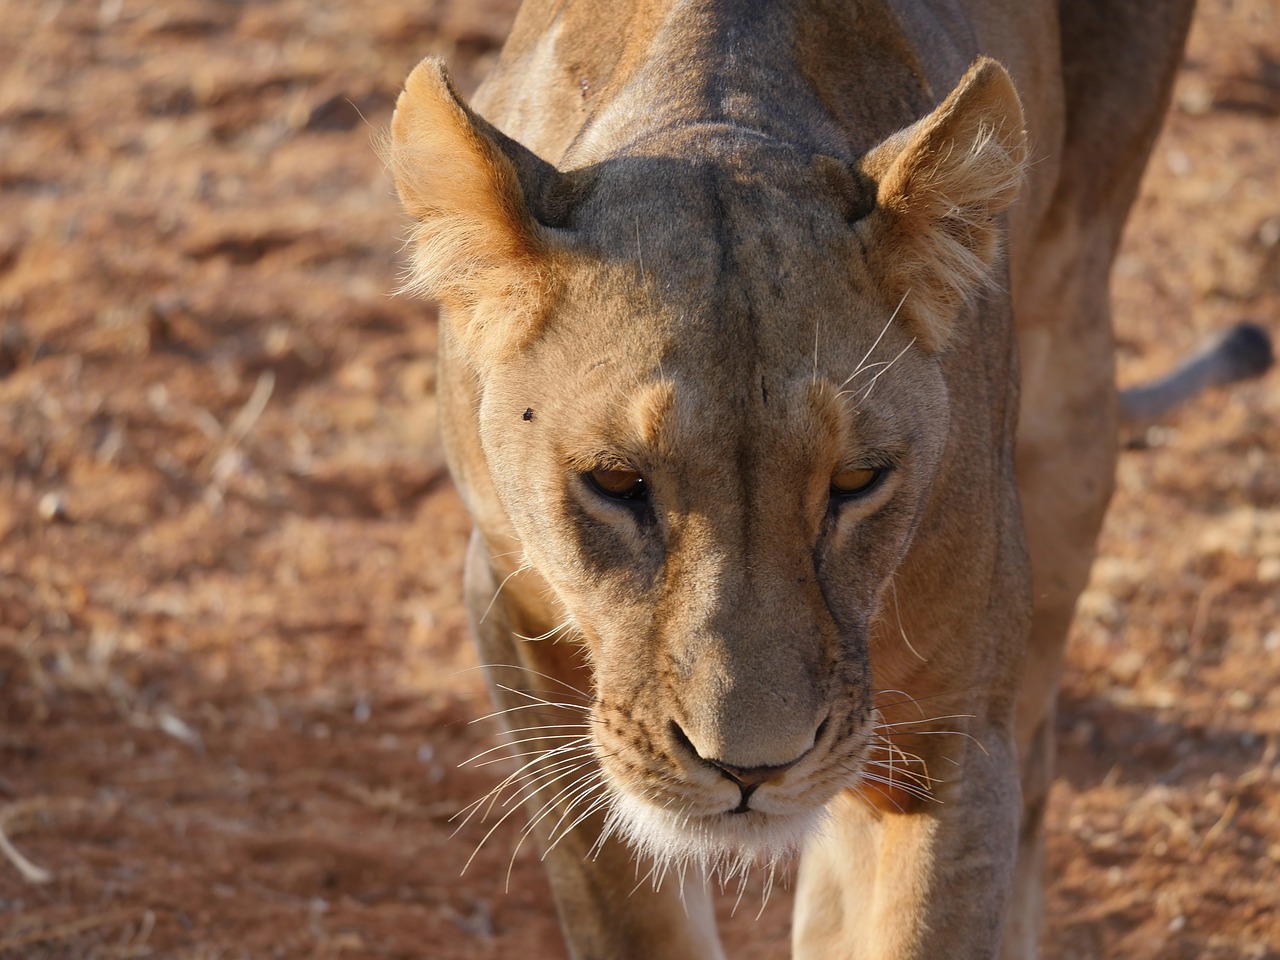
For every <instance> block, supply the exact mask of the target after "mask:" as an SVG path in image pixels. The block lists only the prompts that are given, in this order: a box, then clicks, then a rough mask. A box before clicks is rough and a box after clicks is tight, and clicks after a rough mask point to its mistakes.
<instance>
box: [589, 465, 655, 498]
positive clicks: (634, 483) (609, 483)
mask: <svg viewBox="0 0 1280 960" xmlns="http://www.w3.org/2000/svg"><path fill="white" fill-rule="evenodd" d="M587 482H588V483H590V484H591V486H593V487H595V489H596V491H597V492H599V493H602V494H604V495H605V496H606V497H609V498H611V499H613V500H639V499H643V498H644V496H645V495H646V493H647V492H648V491H647V490H646V488H645V484H644V477H642V476H640V474H638V473H636V472H635V471H634V470H592V471H591V472H590V473H588V474H587Z"/></svg>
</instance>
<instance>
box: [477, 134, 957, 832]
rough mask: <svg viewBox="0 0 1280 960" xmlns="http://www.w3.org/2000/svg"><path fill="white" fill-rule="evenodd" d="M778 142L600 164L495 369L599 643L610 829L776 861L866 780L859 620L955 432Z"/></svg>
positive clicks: (520, 511) (551, 569)
mask: <svg viewBox="0 0 1280 960" xmlns="http://www.w3.org/2000/svg"><path fill="white" fill-rule="evenodd" d="M774 161H775V162H774V163H772V164H770V165H769V166H770V173H769V176H768V178H767V182H766V180H765V178H760V177H751V176H748V175H747V173H746V172H745V171H743V172H742V173H741V175H740V176H738V177H716V176H713V175H710V174H709V173H708V170H709V169H710V168H709V167H708V168H703V169H698V168H696V167H693V168H688V169H687V170H684V171H683V172H684V174H685V176H684V178H683V179H681V178H679V176H678V175H677V173H676V172H674V171H672V172H668V175H667V176H665V177H661V178H657V177H655V175H654V174H655V172H656V171H655V170H654V169H653V168H654V167H659V166H661V164H658V163H643V162H641V163H637V164H635V166H636V167H637V168H638V169H637V170H636V171H635V174H634V179H631V178H628V177H626V176H625V175H624V176H621V177H619V178H617V179H614V180H610V181H608V182H607V185H606V186H604V187H603V188H602V190H601V196H599V197H593V198H592V199H591V200H589V201H587V202H586V203H585V204H584V208H583V209H582V210H581V211H580V216H581V217H582V222H583V226H582V227H581V228H579V229H578V230H577V231H575V237H574V241H573V246H572V248H568V247H566V249H564V250H563V251H562V252H561V254H560V255H559V257H558V259H559V261H560V263H559V264H558V269H559V270H560V273H559V276H558V280H557V286H558V288H559V289H560V290H561V291H562V292H561V294H560V295H559V296H558V297H557V302H556V305H555V306H554V308H553V309H552V310H551V312H550V314H549V316H548V318H547V320H546V323H545V326H544V328H543V330H542V332H541V334H540V335H539V337H538V338H537V339H536V340H535V341H534V342H533V343H531V344H530V345H529V347H528V348H527V349H525V350H522V351H519V352H517V353H515V354H513V355H512V356H511V357H510V358H508V359H505V360H503V361H502V362H499V363H497V364H495V365H494V366H493V367H492V369H491V371H490V374H489V376H488V377H486V380H485V383H484V386H483V389H482V403H481V409H480V437H481V440H482V443H483V446H484V450H485V454H486V456H487V458H488V461H489V464H490V476H491V477H492V479H493V482H494V484H495V486H496V488H497V490H498V492H499V495H500V497H501V499H502V502H503V505H504V507H505V509H506V513H507V515H508V516H509V518H510V520H511V523H512V524H513V526H514V528H515V530H516V532H517V534H518V535H519V538H520V542H521V544H522V546H523V551H524V556H525V560H526V562H527V563H529V564H531V565H532V567H533V568H534V569H535V570H537V571H538V572H539V573H540V574H541V575H542V576H543V578H544V579H545V580H546V581H547V582H548V583H549V584H550V585H551V587H552V588H553V590H554V592H555V595H556V597H557V598H558V599H559V601H560V603H561V605H562V606H563V609H564V611H565V616H566V618H567V620H568V621H570V622H571V623H572V625H573V626H574V627H575V628H576V631H577V632H578V633H579V634H580V635H581V636H582V637H583V639H584V641H585V643H586V646H587V649H588V650H589V651H590V658H591V663H592V667H593V673H594V678H595V689H594V691H593V693H594V696H595V705H594V709H593V713H592V719H593V721H594V722H593V723H591V724H590V725H589V726H590V729H591V736H592V738H593V741H594V744H595V749H596V753H597V755H598V757H599V758H600V761H601V763H602V766H603V768H604V770H605V771H606V773H607V775H608V778H609V782H610V784H611V786H612V788H613V790H614V792H615V795H616V796H617V798H618V800H619V803H618V807H617V809H618V810H619V811H620V815H619V820H618V822H619V825H620V826H621V827H622V829H623V830H624V832H626V833H627V834H628V835H630V836H632V837H633V838H637V839H640V840H641V841H643V842H645V843H646V844H647V845H650V846H652V847H653V848H654V849H655V850H663V851H670V850H671V849H673V848H678V846H676V845H681V844H680V842H681V841H682V840H683V841H684V843H683V845H684V846H687V845H688V844H689V843H690V842H693V843H694V844H696V845H697V848H698V849H697V852H698V854H699V855H702V856H714V855H716V854H718V853H720V852H721V851H724V852H728V851H730V850H733V851H738V852H741V851H742V849H743V847H744V845H745V846H746V848H747V849H748V850H751V849H755V850H757V851H758V852H760V853H762V854H765V855H766V856H769V855H772V854H774V853H776V852H778V851H779V850H780V849H783V848H785V847H788V846H789V845H791V844H792V843H793V842H794V841H795V839H796V837H797V836H799V835H800V834H802V833H803V830H804V828H805V827H807V826H808V825H809V824H810V823H811V822H812V820H813V819H814V817H815V816H816V814H817V812H818V811H820V810H821V808H822V807H823V806H824V805H825V803H826V802H827V801H828V800H829V799H830V798H831V796H832V794H833V792H834V791H835V790H837V789H838V788H839V787H840V786H841V785H843V784H848V783H849V782H850V780H851V778H852V777H853V776H855V775H856V773H857V771H858V770H859V769H860V766H861V764H862V762H863V761H864V759H866V755H867V753H868V751H869V750H870V749H871V743H872V741H871V737H872V713H873V711H872V700H871V672H870V667H869V663H868V629H869V626H870V624H871V622H872V620H873V619H874V618H875V616H876V612H877V609H878V606H879V602H880V597H881V594H882V593H883V591H884V589H885V586H886V584H887V583H888V581H889V579H890V578H891V577H892V575H893V572H894V570H895V568H896V566H897V563H898V561H899V560H900V559H901V557H902V555H903V553H904V551H905V549H906V546H907V543H908V540H909V538H910V535H911V532H912V528H913V524H914V522H915V519H916V518H917V517H918V516H919V515H920V512H921V510H922V508H923V501H924V500H925V498H926V497H927V495H928V490H929V489H930V481H931V479H932V477H933V475H934V473H935V471H936V469H937V465H938V462H939V458H940V456H941V453H942V448H943V445H944V442H945V438H946V435H947V420H948V416H947V401H946V390H945V386H944V384H943V382H942V379H941V376H940V374H939V372H938V367H937V364H936V361H935V359H934V358H933V356H932V355H931V354H930V353H928V352H927V351H926V350H925V349H923V348H922V347H921V346H919V345H918V344H916V343H914V342H913V338H912V336H911V335H910V333H909V331H907V330H905V329H904V328H903V326H902V325H901V324H897V323H894V322H890V318H891V316H892V313H893V310H894V307H895V304H893V303H890V302H889V301H888V300H887V299H886V298H885V297H884V296H883V295H882V293H881V291H879V290H877V289H875V288H874V287H872V286H870V285H868V284H866V283H865V277H863V276H859V274H858V271H856V270H852V269H850V268H849V266H848V265H849V264H851V263H855V262H856V261H857V258H858V256H859V254H858V246H857V242H856V238H855V235H854V231H853V229H852V228H851V227H850V225H849V223H848V222H847V220H846V219H845V218H844V216H843V215H842V211H841V205H840V204H839V203H838V202H837V198H836V197H833V196H831V195H830V194H829V192H828V191H827V189H826V187H825V185H824V184H823V183H822V182H821V180H820V179H818V178H817V177H816V176H815V174H814V172H813V171H812V170H811V169H810V168H809V165H808V164H807V163H800V162H797V161H795V160H792V162H791V163H790V164H789V165H788V164H787V162H786V161H787V158H784V157H775V158H774ZM608 173H609V171H601V172H600V174H599V175H600V177H601V178H605V177H607V175H608ZM655 180H659V182H661V183H662V189H663V197H662V198H661V199H660V198H658V197H654V196H650V195H649V193H650V192H651V188H647V187H646V184H650V183H653V182H654V181H655ZM673 192H676V193H677V194H678V196H679V200H678V202H676V203H674V204H673V203H672V202H671V199H672V193H673ZM664 203H665V204H666V206H665V208H664V207H663V206H662V204H664ZM711 207H715V208H717V209H718V210H719V211H720V214H719V222H720V225H721V232H720V235H718V236H713V237H708V236H705V235H703V233H702V232H700V231H699V230H698V224H699V223H704V222H706V220H707V219H708V218H709V217H710V216H711V213H710V210H709V209H707V208H711ZM656 209H666V210H667V211H668V212H667V214H666V215H665V216H664V217H663V218H662V220H661V222H660V224H659V222H655V218H654V217H653V216H652V211H653V210H656ZM596 210H601V211H605V210H607V211H610V212H612V213H613V214H614V215H613V216H611V217H609V218H608V219H607V220H605V219H603V218H601V219H594V218H593V214H594V213H595V211H596ZM762 222H764V223H770V224H772V225H773V226H772V227H771V228H770V229H769V230H768V231H767V232H765V231H762V230H761V223H762ZM637 224H638V225H639V241H638V242H639V245H640V246H639V255H632V256H629V257H627V258H626V259H618V258H617V257H616V256H615V255H614V254H613V251H617V250H626V251H628V252H632V253H633V252H634V250H635V245H636V243H637V239H636V232H637ZM686 238H693V239H692V241H691V242H690V241H689V240H688V239H686ZM641 259H643V260H644V266H643V269H644V272H643V274H642V273H641V267H640V260H641ZM726 263H727V264H728V265H727V266H726ZM836 265H838V266H836ZM654 278H663V280H662V281H661V282H659V281H656V280H655V279H654ZM724 768H733V769H735V770H738V771H743V770H748V771H757V773H756V774H755V775H754V777H753V776H752V775H748V776H747V777H745V778H744V782H740V781H739V780H738V779H735V778H734V776H733V775H731V774H730V773H727V772H726V771H725V769H724ZM760 768H778V769H777V771H776V773H775V774H774V775H772V776H768V777H767V779H763V780H762V781H761V782H756V778H759V777H764V776H765V775H766V774H767V772H768V771H763V772H762V771H760ZM783 768H786V769H783Z"/></svg>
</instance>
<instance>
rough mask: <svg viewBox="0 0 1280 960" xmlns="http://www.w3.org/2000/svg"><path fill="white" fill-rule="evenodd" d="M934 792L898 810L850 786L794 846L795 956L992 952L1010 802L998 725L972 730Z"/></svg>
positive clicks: (1006, 755)
mask: <svg viewBox="0 0 1280 960" xmlns="http://www.w3.org/2000/svg"><path fill="white" fill-rule="evenodd" d="M970 733H971V735H972V736H973V737H974V738H975V740H978V741H981V746H982V748H983V749H985V751H986V752H985V753H984V752H983V749H979V748H978V747H977V746H975V745H970V747H969V749H967V750H966V751H965V756H964V759H963V761H962V766H961V768H959V769H954V768H953V772H952V774H950V775H949V779H950V783H949V784H948V787H949V789H944V790H943V791H940V796H939V800H937V801H926V802H923V803H921V804H920V805H918V806H916V807H914V808H913V809H911V810H909V811H907V812H903V813H899V812H896V811H894V810H892V809H890V810H888V811H886V810H884V809H883V808H884V807H885V804H883V803H881V804H879V805H876V804H873V803H868V802H864V801H863V800H861V799H859V798H858V797H856V796H854V795H853V794H852V793H851V792H846V794H845V795H843V796H841V797H840V798H838V799H837V800H836V801H835V802H833V804H832V806H831V808H830V810H829V812H830V814H831V820H830V823H829V824H828V826H827V827H826V829H824V830H822V831H821V833H820V834H819V835H817V836H815V837H814V839H813V840H812V841H811V842H810V843H809V845H808V846H807V847H806V849H805V852H804V857H803V859H802V860H801V865H800V877H799V883H798V887H797V891H796V913H795V929H794V934H793V941H794V951H795V957H796V960H836V958H838V960H910V958H917V960H944V958H945V960H979V958H981V960H990V958H992V957H994V956H995V955H996V952H997V950H998V949H999V946H1000V938H1001V930H1002V927H1003V924H1004V921H1005V915H1006V912H1007V909H1008V903H1009V896H1010V890H1011V887H1012V884H1013V875H1014V864H1015V851H1016V849H1017V844H1016V841H1015V836H1016V834H1017V830H1018V817H1019V810H1020V800H1019V790H1018V770H1017V763H1016V761H1015V759H1014V751H1013V747H1012V744H1011V742H1010V738H1009V736H1008V734H1007V733H1006V732H999V731H994V730H989V731H987V732H986V733H985V734H982V733H979V732H977V731H970Z"/></svg>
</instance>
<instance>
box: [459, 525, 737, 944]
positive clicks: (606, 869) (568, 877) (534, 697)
mask: <svg viewBox="0 0 1280 960" xmlns="http://www.w3.org/2000/svg"><path fill="white" fill-rule="evenodd" d="M510 575H511V571H510V570H501V571H499V572H495V571H494V569H493V566H492V565H491V562H490V559H489V555H488V551H487V550H486V548H485V545H484V542H483V540H482V539H481V537H480V536H479V534H478V533H477V534H473V536H472V540H471V547H470V550H469V552H468V555H467V608H468V612H469V614H470V618H471V626H472V630H473V632H474V633H475V637H476V640H477V646H478V648H479V651H480V656H481V659H482V660H483V661H484V664H485V667H486V673H487V675H488V679H489V685H490V689H491V691H492V693H493V699H494V703H495V709H496V710H498V711H504V713H503V714H502V716H503V720H504V724H505V727H506V729H507V731H508V733H509V734H510V735H511V736H512V737H513V739H514V740H515V741H519V740H522V739H525V740H527V742H526V743H523V744H520V745H519V746H516V747H515V748H514V749H513V750H512V753H513V754H527V753H528V752H529V751H530V750H531V749H536V748H538V746H539V745H543V746H545V747H546V751H547V753H546V756H545V757H542V758H537V757H535V758H534V760H535V762H534V763H533V764H532V765H530V766H529V767H527V768H526V769H525V771H524V773H525V774H526V775H525V776H522V777H521V778H520V779H519V780H518V781H516V784H517V788H518V789H519V790H520V791H521V793H519V794H515V795H516V796H523V797H524V807H525V811H526V817H524V818H522V820H521V823H522V826H523V825H524V823H525V822H529V823H532V822H535V821H536V825H535V826H534V828H533V830H532V835H533V836H535V837H536V838H537V841H538V843H539V845H540V847H541V849H542V850H543V852H544V854H545V858H544V863H545V866H546V868H547V873H548V875H549V877H550V879H551V887H552V890H553V892H554V894H555V898H556V906H557V909H558V910H559V913H560V923H561V926H562V927H563V929H564V932H565V938H566V940H567V941H568V943H569V949H570V953H571V955H572V956H573V957H574V958H575V960H630V958H634V960H642V958H643V960H651V958H655V957H661V958H663V960H668V958H670V960H719V958H721V957H722V956H723V954H722V952H721V949H720V944H719V940H718V938H717V934H716V930H715V918H714V915H713V912H712V906H711V899H710V895H709V893H708V891H707V890H706V888H705V886H704V885H703V884H701V883H698V882H693V883H690V884H687V885H686V886H685V887H684V889H683V890H682V889H681V882H680V878H678V877H672V876H669V877H667V878H665V882H664V883H662V884H661V885H660V887H659V889H657V890H655V889H654V888H653V884H652V883H651V882H649V881H648V880H647V879H644V878H645V873H646V870H647V867H646V866H645V865H643V864H642V865H640V866H639V868H637V861H636V856H635V854H634V853H633V852H632V851H631V850H630V849H629V848H627V847H626V846H625V845H624V844H622V843H621V842H619V841H617V840H608V841H606V842H604V843H599V842H598V841H599V838H600V836H601V832H602V831H603V829H604V813H603V808H602V807H601V806H600V805H599V804H597V803H596V801H597V800H600V799H601V798H602V797H603V791H604V790H605V789H606V787H605V786H604V783H603V776H602V774H601V772H600V768H599V765H598V763H597V762H596V760H595V759H594V757H592V756H591V755H590V751H589V749H588V748H587V747H586V746H585V734H586V724H587V723H588V720H587V719H586V717H585V709H584V705H585V702H586V700H587V699H588V698H589V697H590V696H591V691H592V679H591V675H590V671H589V669H587V668H586V666H585V664H584V663H583V660H582V658H581V657H580V656H579V655H578V651H577V650H576V649H575V648H574V646H573V645H572V644H571V643H570V642H566V641H562V642H559V643H556V642H555V640H556V637H554V636H549V637H547V638H546V639H544V640H540V641H530V640H527V639H524V638H526V637H540V636H544V635H546V634H548V633H550V632H551V631H553V628H555V627H557V626H559V624H557V623H554V622H551V621H552V620H553V619H554V618H553V617H548V616H546V615H545V614H544V613H543V612H542V611H540V610H538V609H537V607H538V606H540V603H539V598H540V594H541V592H540V591H538V590H531V589H529V584H528V583H527V582H518V581H520V580H521V578H522V576H523V575H516V576H514V577H511V579H510V580H508V581H507V582H506V584H505V585H504V586H501V589H500V585H501V584H503V580H504V578H506V577H508V576H510ZM540 700H542V701H548V702H545V703H543V702H539V701H540ZM557 704H559V705H557ZM580 704H581V705H580ZM575 729H577V730H580V731H581V732H582V734H583V737H584V740H583V744H582V745H581V746H578V745H576V744H575V743H574V741H572V740H568V739H564V738H568V737H571V736H572V733H573V731H574V730H575ZM531 737H556V738H560V739H548V740H528V739H527V738H531ZM557 748H559V749H557ZM575 751H576V752H575ZM527 760H529V757H528V756H521V757H520V758H519V759H518V760H516V761H515V762H516V763H517V764H521V763H525V762H526V761H527ZM593 774H594V780H593V779H592V775H593ZM593 784H594V786H593ZM593 806H594V807H595V808H596V809H595V812H594V813H591V814H590V815H586V814H587V813H588V811H589V810H591V808H592V807H593ZM584 815H585V816H584ZM513 819H515V818H513ZM569 827H572V829H569Z"/></svg>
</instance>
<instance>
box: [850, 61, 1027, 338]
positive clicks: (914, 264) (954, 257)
mask: <svg viewBox="0 0 1280 960" xmlns="http://www.w3.org/2000/svg"><path fill="white" fill-rule="evenodd" d="M1026 156H1027V144H1026V132H1025V130H1024V129H1023V115H1022V104H1021V103H1020V102H1019V100H1018V94H1017V91H1015V90H1014V86H1013V81H1012V80H1011V79H1010V78H1009V74H1008V73H1006V72H1005V69H1004V68H1003V67H1002V66H1000V64H998V63H996V62H995V61H994V60H990V59H987V58H985V57H983V58H980V59H979V60H978V61H977V62H976V63H974V65H973V66H972V67H970V68H969V72H968V73H966V74H965V75H964V78H963V79H962V80H961V81H960V83H959V84H958V85H957V86H956V88H955V90H953V91H952V92H951V94H950V95H949V96H948V97H947V98H946V100H944V101H943V102H942V103H941V104H940V105H939V106H938V107H937V109H935V110H934V111H933V112H932V113H930V114H929V115H928V116H926V117H924V118H923V119H921V120H920V121H918V122H917V123H915V124H913V125H912V126H910V127H907V128H906V129H905V130H901V131H899V132H898V133H896V134H894V135H893V136H892V137H889V138H888V139H887V140H885V141H884V142H883V143H881V144H879V145H878V146H877V147H876V148H875V149H874V150H872V151H871V152H870V153H869V154H867V156H866V157H865V158H864V160H863V163H862V171H863V173H864V174H866V175H867V176H869V177H870V178H871V179H872V180H873V181H875V183H876V184H877V188H876V209H875V210H874V211H873V212H872V213H871V214H870V215H869V216H867V217H866V218H865V219H863V220H861V221H860V222H859V223H858V230H859V232H860V233H861V234H862V237H863V240H864V242H865V243H866V247H867V256H868V259H869V260H870V261H871V266H872V268H873V270H874V272H875V274H876V275H877V276H880V277H882V278H883V282H884V284H885V285H886V293H887V294H888V295H889V297H890V299H891V300H892V301H893V302H894V303H895V304H897V303H899V302H901V304H902V306H901V316H903V317H904V318H905V319H906V320H907V322H908V323H909V324H910V325H911V328H912V333H913V335H914V336H915V337H916V338H917V339H918V340H919V341H920V343H921V345H922V346H924V347H926V348H927V349H930V350H939V349H941V348H942V347H944V346H945V345H946V343H947V340H948V339H949V337H950V335H951V328H952V325H953V323H954V320H955V317H956V313H957V311H958V310H959V308H960V307H961V305H962V304H963V303H964V302H965V301H966V300H968V299H969V298H970V297H972V296H973V295H974V294H976V293H977V292H978V291H979V290H980V289H981V287H982V286H983V285H984V284H987V283H989V282H990V281H991V278H992V272H993V268H994V267H995V265H996V262H997V260H998V258H999V255H1000V232H999V225H998V214H999V213H1000V211H1002V210H1004V209H1005V208H1006V207H1007V206H1009V204H1011V203H1012V202H1013V201H1014V199H1015V198H1016V197H1017V195H1018V190H1019V187H1020V186H1021V183H1022V175H1023V165H1024V163H1025V162H1026Z"/></svg>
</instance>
